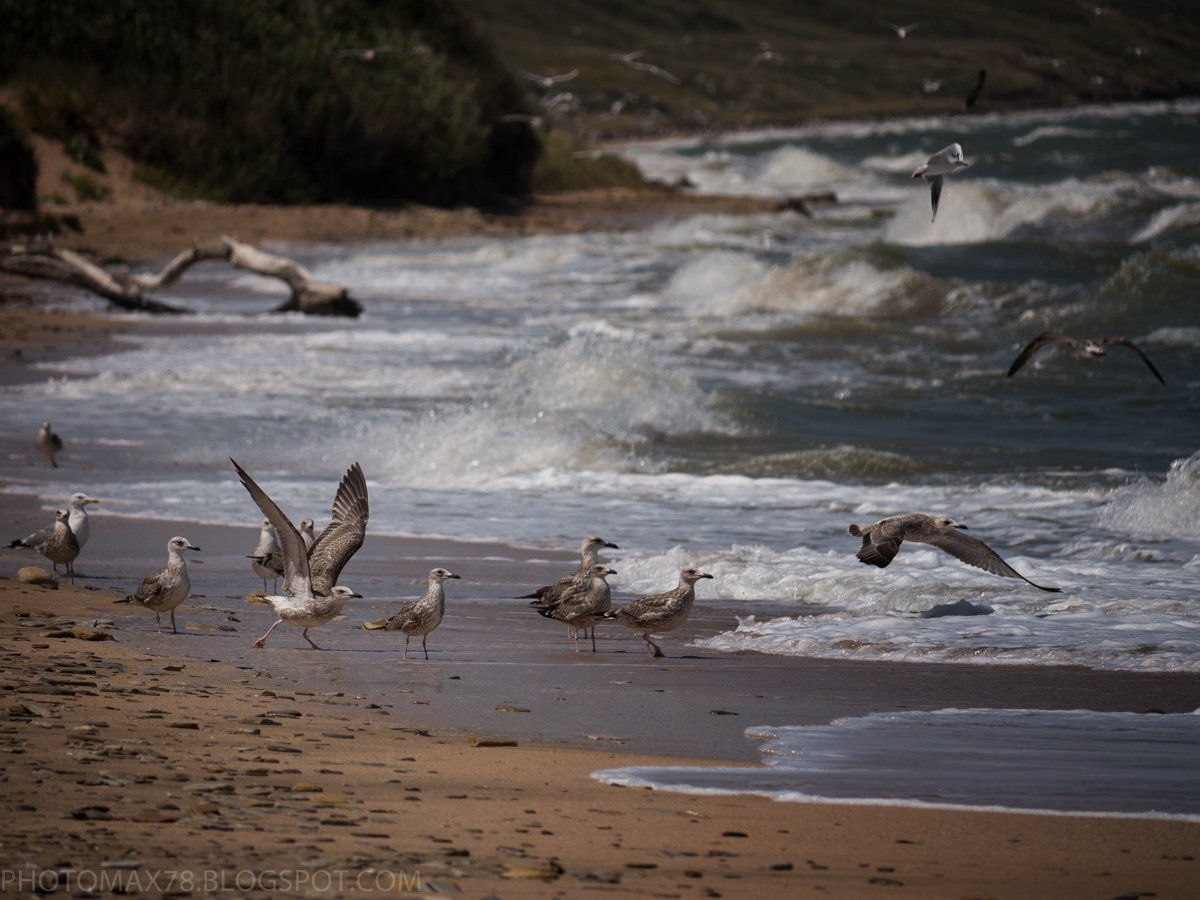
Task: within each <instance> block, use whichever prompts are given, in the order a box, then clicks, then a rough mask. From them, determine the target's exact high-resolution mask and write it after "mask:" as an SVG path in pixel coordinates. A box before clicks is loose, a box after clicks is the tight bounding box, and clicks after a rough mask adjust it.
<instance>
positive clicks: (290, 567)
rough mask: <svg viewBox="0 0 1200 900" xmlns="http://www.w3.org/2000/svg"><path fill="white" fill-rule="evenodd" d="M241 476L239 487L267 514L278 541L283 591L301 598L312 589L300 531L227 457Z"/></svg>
mask: <svg viewBox="0 0 1200 900" xmlns="http://www.w3.org/2000/svg"><path fill="white" fill-rule="evenodd" d="M229 461H230V462H231V463H233V467H234V469H236V470H237V473H238V477H239V478H241V479H242V486H243V487H244V488H245V489H246V490H247V491H248V492H249V494H250V497H251V498H252V499H253V500H254V502H255V503H256V504H258V508H259V509H260V510H262V514H263V515H264V516H266V517H267V519H268V520H269V521H270V522H271V524H272V525H274V526H275V532H276V534H277V535H278V536H279V544H280V547H281V548H282V552H283V592H284V593H285V594H287V596H289V597H301V598H302V597H305V596H307V595H308V594H310V593H311V591H312V579H311V578H310V576H309V571H308V556H307V555H306V554H305V550H304V540H303V538H301V537H300V532H298V531H297V530H296V526H295V525H293V524H292V521H291V519H289V518H288V517H287V516H285V515H284V514H283V510H281V509H280V508H279V507H278V506H276V505H275V501H274V500H272V499H271V498H270V497H268V496H267V492H266V491H264V490H263V489H262V488H260V487H259V486H258V484H257V483H256V482H255V480H254V479H253V478H251V477H250V473H248V472H247V471H246V470H245V469H243V468H242V467H241V466H239V465H238V463H237V460H235V459H234V458H233V457H230V459H229Z"/></svg>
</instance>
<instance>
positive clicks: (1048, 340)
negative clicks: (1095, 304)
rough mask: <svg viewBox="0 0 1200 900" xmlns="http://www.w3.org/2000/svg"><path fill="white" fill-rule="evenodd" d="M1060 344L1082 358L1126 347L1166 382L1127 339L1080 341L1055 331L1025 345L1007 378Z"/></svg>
mask: <svg viewBox="0 0 1200 900" xmlns="http://www.w3.org/2000/svg"><path fill="white" fill-rule="evenodd" d="M1060 344H1065V345H1066V346H1068V347H1071V348H1073V349H1075V350H1077V351H1079V355H1080V356H1083V357H1089V356H1091V357H1095V356H1107V355H1108V354H1107V353H1106V352H1105V350H1104V348H1105V347H1128V348H1129V349H1130V350H1132V351H1133V352H1134V353H1136V354H1137V355H1138V356H1140V357H1141V358H1142V362H1144V363H1145V364H1146V367H1147V368H1149V369H1150V371H1151V372H1153V373H1154V377H1155V378H1157V379H1158V380H1159V381H1160V382H1161V383H1162V384H1166V381H1163V377H1162V375H1161V374H1160V373H1159V371H1158V369H1156V368H1155V367H1154V363H1152V362H1150V357H1148V356H1147V355H1146V354H1145V353H1143V352H1142V348H1141V347H1139V346H1138V345H1137V344H1135V343H1134V342H1133V341H1131V340H1130V339H1129V338H1127V337H1105V338H1096V339H1094V340H1080V339H1079V338H1073V337H1071V336H1070V335H1066V334H1059V333H1058V332H1055V331H1047V332H1044V333H1043V334H1039V335H1038V336H1037V337H1035V338H1034V339H1033V340H1032V341H1030V342H1029V343H1028V344H1026V345H1025V349H1024V350H1022V351H1021V352H1020V353H1019V354H1018V355H1017V358H1016V359H1014V360H1013V364H1012V365H1011V366H1009V368H1008V377H1009V378H1012V377H1013V376H1014V375H1016V374H1017V370H1018V369H1020V368H1021V366H1023V365H1025V363H1027V362H1029V360H1031V359H1032V358H1033V357H1034V356H1035V355H1036V354H1037V353H1038V352H1039V351H1041V350H1044V349H1045V348H1047V347H1056V346H1058V345H1060Z"/></svg>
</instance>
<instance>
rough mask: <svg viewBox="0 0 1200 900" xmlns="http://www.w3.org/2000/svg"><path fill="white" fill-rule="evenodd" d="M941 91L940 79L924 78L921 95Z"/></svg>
mask: <svg viewBox="0 0 1200 900" xmlns="http://www.w3.org/2000/svg"><path fill="white" fill-rule="evenodd" d="M941 89H942V79H940V78H926V79H925V80H924V81H922V82H921V93H923V94H936V93H937V92H938V91H940V90H941Z"/></svg>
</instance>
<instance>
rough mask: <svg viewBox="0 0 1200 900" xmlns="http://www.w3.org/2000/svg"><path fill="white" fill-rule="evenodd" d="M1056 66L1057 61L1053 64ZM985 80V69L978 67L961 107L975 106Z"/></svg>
mask: <svg viewBox="0 0 1200 900" xmlns="http://www.w3.org/2000/svg"><path fill="white" fill-rule="evenodd" d="M1055 67H1056V68H1057V63H1056V64H1055ZM985 81H987V69H980V70H979V75H978V76H977V77H976V78H975V87H973V88H971V90H970V93H968V94H967V99H966V100H964V101H963V109H965V110H967V111H968V112H970V111H971V110H973V109H974V108H975V104H976V103H978V102H979V95H980V94H982V93H983V83H984V82H985Z"/></svg>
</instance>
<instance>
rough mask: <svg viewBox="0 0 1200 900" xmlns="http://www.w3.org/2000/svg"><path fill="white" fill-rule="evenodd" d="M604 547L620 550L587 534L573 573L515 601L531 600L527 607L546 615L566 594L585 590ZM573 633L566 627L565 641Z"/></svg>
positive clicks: (595, 536)
mask: <svg viewBox="0 0 1200 900" xmlns="http://www.w3.org/2000/svg"><path fill="white" fill-rule="evenodd" d="M606 547H607V548H608V549H610V550H618V549H620V548H619V547H617V545H616V544H614V543H613V542H612V541H606V540H605V539H604V538H602V537H600V536H599V535H597V534H589V535H588V536H587V537H585V538H584V539H583V540H582V541H581V542H580V544H579V566H578V567H577V568H576V569H575V571H574V572H572V573H571V574H570V575H566V576H564V577H562V578H560V579H558V581H556V582H554V584H547V585H543V586H542V587H540V588H538V589H537V590H535V591H534V592H533V593H532V594H523V595H522V596H520V597H518V598H517V599H518V600H533V602H532V603H530V604H529V605H530V606H532V607H533V608H534V609H536V610H537V611H538V612H539V613H540V614H541V615H546V612H545V610H553V609H554V608H555V607H557V606H558V605H559V604H560V603H562V601H563V599H564V597H566V596H567V595H568V594H570V593H574V592H576V591H578V590H587V587H588V585H589V584H590V583H591V579H592V567H593V566H595V565H596V563H597V562H598V561H599V555H600V551H601V550H603V549H604V548H606ZM573 632H574V628H571V627H570V626H568V631H567V640H571V638H572V637H573ZM595 638H596V636H595V635H594V634H593V635H592V640H593V641H595Z"/></svg>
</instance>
